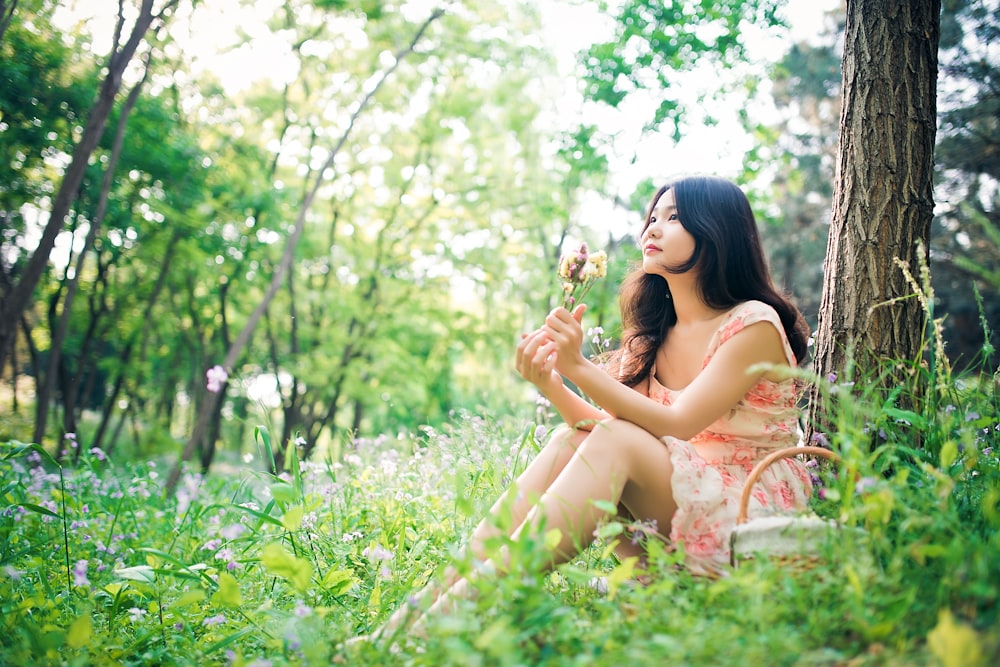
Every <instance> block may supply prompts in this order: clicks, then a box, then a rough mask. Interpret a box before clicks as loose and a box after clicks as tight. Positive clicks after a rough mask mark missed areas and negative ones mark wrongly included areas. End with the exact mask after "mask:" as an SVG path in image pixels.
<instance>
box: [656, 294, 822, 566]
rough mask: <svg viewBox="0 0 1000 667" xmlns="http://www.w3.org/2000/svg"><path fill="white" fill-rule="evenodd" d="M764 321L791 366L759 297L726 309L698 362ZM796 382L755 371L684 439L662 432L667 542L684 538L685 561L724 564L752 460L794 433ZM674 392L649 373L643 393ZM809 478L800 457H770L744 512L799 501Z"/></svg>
mask: <svg viewBox="0 0 1000 667" xmlns="http://www.w3.org/2000/svg"><path fill="white" fill-rule="evenodd" d="M757 322H770V323H771V324H773V325H774V326H775V328H777V330H778V332H779V333H780V335H781V341H782V343H783V345H784V347H785V355H786V356H787V357H788V363H789V364H791V366H792V367H793V368H794V367H795V366H796V360H795V355H794V354H793V353H792V350H791V347H790V346H789V344H788V339H787V337H786V336H785V329H784V327H783V326H782V324H781V320H780V319H779V318H778V313H777V312H776V311H775V310H774V309H773V308H772V307H771V306H768V305H767V304H765V303H762V302H760V301H747V302H745V303H742V304H740V305H738V306H736V307H735V308H733V309H732V310H731V311H730V312H729V313H728V314H727V315H726V317H725V319H724V320H723V322H722V324H721V325H720V326H719V328H718V329H717V330H716V331H715V333H714V334H713V335H712V339H711V340H710V341H709V344H708V350H707V352H706V354H705V359H704V361H703V362H702V368H704V367H705V366H706V365H707V364H708V362H709V360H710V359H711V358H712V356H713V355H714V354H715V352H716V351H717V350H718V349H719V348H720V347H721V346H723V345H725V344H726V341H728V340H729V339H730V338H732V337H733V336H734V335H735V334H737V333H739V332H740V331H742V330H743V329H744V328H745V327H747V326H750V325H751V324H755V323H757ZM797 385H798V383H797V382H796V381H795V380H794V379H792V378H789V379H787V380H783V381H781V382H773V381H771V380H767V379H764V378H762V379H761V380H760V381H759V382H757V384H755V385H754V386H753V387H751V388H750V390H749V391H748V392H747V394H746V396H744V397H743V398H742V399H741V400H740V402H739V403H737V404H736V406H734V407H733V408H732V409H731V410H730V411H729V413H728V414H726V415H724V416H722V417H720V418H719V419H718V420H717V421H715V422H714V423H713V424H711V425H710V426H709V427H708V428H706V429H705V430H704V431H702V432H701V433H699V434H698V435H696V436H694V437H693V438H691V439H690V440H686V441H685V440H679V439H677V438H673V437H671V436H665V437H664V438H663V441H664V443H666V445H667V447H668V448H669V449H670V460H671V463H673V468H674V471H673V476H672V478H671V485H672V490H673V495H674V500H675V501H676V502H677V512H676V514H674V518H673V521H672V523H671V527H670V541H671V542H673V543H674V544H681V543H683V545H684V551H685V556H686V559H687V565H688V567H689V568H690V569H691V570H692V571H695V572H699V573H703V574H716V573H718V572H720V571H721V570H722V569H723V568H724V567H726V566H727V565H728V564H729V536H730V534H731V533H732V531H733V528H734V526H735V525H736V515H737V512H738V510H739V501H740V495H741V493H742V492H743V487H744V485H745V482H746V479H747V476H748V475H749V474H750V471H751V470H752V469H753V466H754V464H756V463H757V462H758V461H759V460H761V459H762V458H764V457H765V456H767V455H768V454H769V453H771V452H772V451H774V450H776V449H782V448H784V447H791V446H795V445H796V444H797V443H798V440H799V432H798V431H799V429H798V415H799V411H798V409H797V408H796V395H797ZM681 391H683V390H678V391H674V390H671V389H668V388H666V387H664V386H663V385H661V384H660V383H659V382H657V380H656V369H655V368H654V369H653V372H652V374H651V375H650V378H649V397H650V398H652V399H654V400H657V401H660V402H661V403H663V404H664V405H670V404H671V403H672V402H673V400H674V399H675V397H677V396H678V395H679V394H680V393H681ZM810 489H811V483H810V481H809V475H808V473H807V471H806V469H805V467H804V466H803V464H802V462H801V461H799V460H797V459H794V458H791V459H782V460H780V461H777V462H775V463H774V464H772V465H771V466H769V467H768V468H767V470H765V471H764V474H763V475H762V476H761V477H760V479H759V481H758V482H757V483H756V484H755V485H754V489H753V492H752V494H751V496H750V504H749V507H748V514H749V516H751V517H753V516H755V515H756V516H760V515H762V514H767V513H774V512H778V511H786V510H801V509H804V508H805V505H806V502H807V500H808V498H809V492H810Z"/></svg>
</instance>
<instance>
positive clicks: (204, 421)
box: [166, 9, 444, 495]
mask: <svg viewBox="0 0 1000 667" xmlns="http://www.w3.org/2000/svg"><path fill="white" fill-rule="evenodd" d="M443 14H444V10H441V9H436V10H434V11H433V12H431V14H430V16H428V18H427V19H426V20H425V21H424V22H423V23H422V24H421V25H420V26H419V27H418V28H417V30H416V31H415V32H414V34H413V36H412V39H411V40H410V41H409V42H408V43H407V44H405V45H404V46H402V47H401V48H400V49H399V50H398V51H397V52H396V53H395V54H393V55H392V58H391V61H390V64H389V65H388V66H387V67H386V68H385V70H384V71H383V72H381V73H380V74H379V76H378V78H377V79H376V80H375V82H374V84H373V85H372V86H370V87H369V89H368V91H367V93H366V94H365V95H364V96H363V97H362V98H361V99H360V100H358V102H357V105H356V106H355V107H354V111H353V112H352V114H351V117H350V120H349V122H348V124H347V127H346V128H344V131H343V132H342V134H341V135H340V137H339V138H338V140H337V142H336V143H335V144H334V145H333V146H332V147H331V148H330V150H329V151H328V153H327V156H326V160H325V161H324V163H323V165H322V166H321V168H320V169H319V170H318V172H317V173H316V176H315V178H314V180H313V182H312V183H311V184H310V186H309V189H308V191H307V192H306V195H305V197H304V198H303V201H302V204H301V207H300V208H299V212H298V216H297V218H296V221H295V225H294V227H293V228H292V231H291V234H290V235H289V237H288V239H287V240H286V241H285V250H284V252H283V253H282V256H281V261H280V263H279V264H278V266H277V267H276V268H275V270H274V273H273V274H272V277H271V284H270V286H269V287H268V290H267V292H266V293H265V294H264V297H263V299H262V300H261V301H260V303H259V304H258V305H257V306H256V307H255V308H254V311H253V312H252V313H251V314H250V317H249V318H248V320H247V322H246V324H245V325H244V326H243V329H242V330H241V331H240V333H239V335H238V336H237V337H236V339H235V340H234V341H233V342H232V344H231V345H230V346H229V349H228V350H227V351H226V358H225V360H224V361H223V364H222V366H223V368H226V369H232V368H233V367H234V366H235V364H236V361H237V360H238V359H239V357H240V355H241V354H242V353H243V350H244V348H245V347H246V345H247V343H249V341H250V337H251V336H252V335H253V332H254V330H255V329H256V328H257V324H258V323H259V322H260V320H261V318H262V317H263V315H264V312H265V311H266V310H267V308H268V306H269V305H270V303H271V301H272V300H273V299H274V296H275V294H277V292H278V290H279V289H280V287H281V285H282V283H283V282H284V280H285V275H286V274H287V272H288V270H289V269H290V267H291V265H292V259H293V258H294V256H295V248H296V245H297V243H298V240H299V239H300V238H301V236H302V232H303V230H304V228H305V222H306V219H307V217H308V214H309V210H310V208H311V206H312V203H313V201H314V200H315V198H316V194H317V192H318V191H319V189H320V187H321V186H322V185H323V183H324V182H325V180H326V178H327V173H326V172H327V171H328V170H330V169H331V168H332V167H333V165H334V160H335V159H336V157H337V155H338V154H339V152H340V149H341V148H343V146H344V144H345V143H346V142H347V140H348V138H349V137H350V136H351V130H352V129H353V127H354V124H355V122H356V121H357V119H358V117H359V116H360V115H361V113H362V112H363V111H364V110H365V109H366V107H367V106H368V104H369V102H370V101H371V100H372V99H373V98H374V96H375V94H376V93H377V92H378V91H379V89H380V88H381V87H382V85H383V84H384V82H385V81H387V80H388V79H389V77H390V76H392V73H393V72H395V71H396V68H397V67H398V66H399V64H400V63H401V62H402V61H403V60H405V59H406V57H407V56H409V55H410V54H412V53H413V51H414V49H416V47H417V43H418V42H419V41H420V39H421V38H422V37H423V35H424V33H425V32H426V31H427V29H428V28H429V27H430V26H431V24H432V23H434V21H436V20H437V19H439V18H440V17H441V16H442V15H443ZM224 386H225V383H223V388H224ZM223 395H224V390H220V391H218V392H209V393H208V394H207V395H206V396H205V398H204V400H203V401H202V403H201V405H200V406H199V409H198V416H197V419H196V421H195V424H194V427H193V428H192V431H191V435H190V437H189V438H188V441H187V443H186V444H185V446H184V450H183V452H182V453H181V456H180V458H179V459H178V461H177V463H176V464H175V465H174V467H173V468H172V469H171V471H170V475H169V477H168V478H167V484H166V493H167V494H168V495H171V494H173V492H174V490H175V489H176V487H177V483H178V481H179V480H180V475H181V467H182V465H183V463H184V462H185V461H187V460H188V459H190V458H191V455H192V454H194V451H195V449H196V448H197V447H198V446H199V445H201V444H202V441H203V439H204V438H205V437H206V435H207V432H208V427H209V424H210V422H211V420H212V418H213V415H215V414H216V413H217V411H218V409H219V406H220V404H221V400H222V397H223Z"/></svg>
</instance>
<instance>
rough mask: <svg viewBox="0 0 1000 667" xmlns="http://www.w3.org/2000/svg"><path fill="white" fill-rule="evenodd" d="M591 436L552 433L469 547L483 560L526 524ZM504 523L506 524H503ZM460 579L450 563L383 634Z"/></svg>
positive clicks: (568, 431)
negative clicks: (495, 543) (494, 544)
mask: <svg viewBox="0 0 1000 667" xmlns="http://www.w3.org/2000/svg"><path fill="white" fill-rule="evenodd" d="M588 435H589V432H587V431H582V430H579V429H573V428H570V427H568V426H560V427H559V428H557V429H555V430H554V431H553V432H552V435H551V436H550V437H549V440H548V442H546V444H545V446H544V447H542V450H541V451H540V452H539V453H538V455H537V456H536V457H535V458H534V459H533V460H532V461H531V463H529V464H528V467H527V468H525V470H524V472H522V473H521V474H520V476H518V478H517V480H516V481H515V482H514V483H513V484H512V485H511V486H510V487H509V488H508V489H507V490H506V491H505V492H504V494H503V495H502V496H501V497H500V499H499V500H497V501H496V502H495V503H494V504H493V507H491V508H490V511H489V513H488V514H487V516H486V518H484V519H483V520H482V521H480V522H479V525H478V526H476V529H475V530H474V531H473V532H472V536H471V537H470V539H469V544H468V547H467V549H468V550H469V552H471V553H472V555H473V557H474V558H476V559H477V560H479V561H486V560H488V559H489V555H488V554H487V551H486V542H487V541H488V540H489V539H490V538H493V537H502V536H506V537H509V536H510V535H511V534H512V533H513V532H514V531H515V530H516V529H517V528H518V527H519V526H520V525H521V524H522V523H524V520H525V518H526V517H527V516H528V512H529V511H531V508H532V507H533V506H534V504H535V503H537V502H538V499H539V498H541V497H542V495H543V494H544V493H545V491H546V489H548V488H549V485H551V484H552V482H553V481H554V480H555V479H556V478H557V477H558V476H559V474H560V473H561V472H562V471H563V468H565V467H566V464H567V463H569V461H570V459H572V458H573V455H574V454H576V451H577V448H578V447H579V446H580V443H581V442H583V440H584V439H585V438H586V437H587V436H588ZM505 514H509V520H507V517H504V515H505ZM501 524H503V525H504V527H501ZM459 579H461V574H460V573H459V571H458V570H457V569H456V568H455V567H454V566H448V568H447V569H445V571H444V573H443V575H442V576H441V577H440V578H435V579H434V580H433V581H431V583H429V584H428V585H427V586H425V587H424V588H422V589H421V590H420V591H419V592H418V593H417V594H416V595H415V596H413V602H414V603H417V604H411V605H404V606H402V607H400V608H399V609H398V610H396V611H395V612H394V613H393V614H392V616H390V617H389V619H388V620H387V621H386V622H385V624H384V625H383V626H382V628H381V630H380V633H384V632H385V631H391V630H394V629H395V628H397V627H399V626H400V625H402V624H405V622H406V620H407V619H408V618H409V617H411V616H414V615H416V614H418V613H419V611H418V608H419V607H420V606H422V605H420V604H419V602H421V601H422V600H423V599H424V598H427V597H431V598H432V599H436V598H437V596H438V595H440V594H441V593H442V592H443V591H446V590H448V589H449V588H451V587H452V586H453V585H454V584H455V582H457V581H458V580H459Z"/></svg>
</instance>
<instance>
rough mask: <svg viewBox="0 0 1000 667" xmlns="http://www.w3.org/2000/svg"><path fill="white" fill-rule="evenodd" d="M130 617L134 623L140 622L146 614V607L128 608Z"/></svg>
mask: <svg viewBox="0 0 1000 667" xmlns="http://www.w3.org/2000/svg"><path fill="white" fill-rule="evenodd" d="M128 615H129V619H130V620H131V621H132V622H133V623H138V622H139V621H140V620H142V617H143V616H145V615H146V610H145V609H140V608H139V607H132V608H131V609H129V610H128Z"/></svg>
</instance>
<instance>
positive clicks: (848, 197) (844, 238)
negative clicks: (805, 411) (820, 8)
mask: <svg viewBox="0 0 1000 667" xmlns="http://www.w3.org/2000/svg"><path fill="white" fill-rule="evenodd" d="M940 12H941V3H940V0H848V2H847V25H846V29H845V42H844V56H843V96H844V100H843V107H842V110H841V119H840V151H839V161H838V165H839V173H838V175H837V181H836V188H835V192H834V203H833V218H832V221H831V224H830V238H829V242H828V245H827V252H826V260H825V264H824V267H825V272H826V275H825V279H824V283H823V296H822V300H821V303H820V312H819V327H818V331H817V335H816V357H815V367H816V370H817V374H818V375H819V377H820V378H825V377H828V376H830V375H831V374H836V373H842V371H843V369H844V367H845V365H846V362H847V361H848V356H849V355H854V358H856V359H857V360H858V361H859V363H860V365H861V367H862V368H874V364H877V363H878V362H879V361H880V360H899V361H902V362H910V361H913V360H917V359H919V358H920V356H921V352H922V347H923V342H924V340H925V338H924V331H925V325H926V318H927V314H926V313H925V312H924V310H923V308H922V306H921V304H920V302H919V300H918V299H916V298H913V297H912V296H911V295H912V294H913V289H912V287H911V285H910V284H909V283H908V282H907V278H906V277H905V275H904V273H903V271H902V270H901V268H900V267H899V266H897V264H896V260H897V259H898V260H899V261H900V262H902V263H903V264H904V265H905V266H906V267H907V268H908V270H909V271H910V273H911V275H913V276H919V275H920V267H921V263H926V262H927V248H928V247H929V237H930V224H931V218H932V215H933V206H934V200H933V193H932V178H933V164H934V139H935V131H936V123H937V116H936V113H937V112H936V92H937V49H938V37H939V27H940ZM925 265H926V264H925ZM901 379H902V376H901V375H899V374H897V375H896V376H895V377H893V376H891V375H890V376H889V377H886V378H885V382H887V383H888V384H889V385H892V384H896V383H898V382H900V380H901ZM819 403H820V401H819V400H818V391H814V393H813V396H812V400H811V401H810V419H809V424H810V427H811V429H819V430H824V427H823V426H822V424H823V423H824V421H823V415H822V407H821V406H820V404H819ZM811 434H812V431H811V430H810V434H809V435H811Z"/></svg>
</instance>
